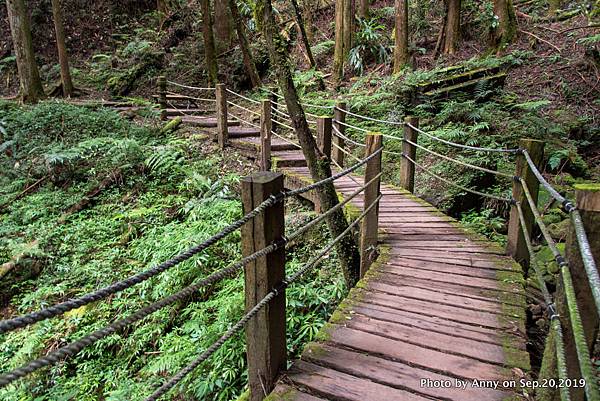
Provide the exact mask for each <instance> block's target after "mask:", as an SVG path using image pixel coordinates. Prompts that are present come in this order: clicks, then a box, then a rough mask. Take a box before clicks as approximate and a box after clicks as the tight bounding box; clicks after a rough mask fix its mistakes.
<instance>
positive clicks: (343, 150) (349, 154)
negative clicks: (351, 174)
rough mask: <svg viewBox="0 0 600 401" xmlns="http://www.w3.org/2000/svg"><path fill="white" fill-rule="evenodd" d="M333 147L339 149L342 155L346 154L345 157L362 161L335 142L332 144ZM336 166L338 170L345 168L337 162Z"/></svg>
mask: <svg viewBox="0 0 600 401" xmlns="http://www.w3.org/2000/svg"><path fill="white" fill-rule="evenodd" d="M331 145H332V146H333V147H335V148H337V149H339V150H340V151H341V152H342V153H344V154H345V155H347V156H349V157H351V158H352V159H354V160H355V161H360V158H358V157H356V156H354V155H353V154H352V153H350V152H349V151H347V150H346V149H344V148H343V147H341V146H339V145H338V144H337V143H335V142H331ZM335 164H336V165H337V166H338V168H339V169H340V170H341V169H342V168H343V167H342V166H340V165H338V164H337V162H335Z"/></svg>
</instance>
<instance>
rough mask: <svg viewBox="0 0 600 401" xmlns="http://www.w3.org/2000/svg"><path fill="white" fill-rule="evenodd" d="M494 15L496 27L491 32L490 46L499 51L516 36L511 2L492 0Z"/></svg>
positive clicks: (513, 10)
mask: <svg viewBox="0 0 600 401" xmlns="http://www.w3.org/2000/svg"><path fill="white" fill-rule="evenodd" d="M494 15H496V16H497V17H498V26H497V27H496V29H495V30H494V31H493V32H492V44H493V46H494V47H496V48H497V49H498V50H500V49H502V48H504V47H505V46H506V45H508V44H509V43H511V42H512V41H513V40H514V38H515V37H516V36H517V17H516V15H515V7H514V6H513V2H512V0H494Z"/></svg>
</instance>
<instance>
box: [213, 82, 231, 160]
mask: <svg viewBox="0 0 600 401" xmlns="http://www.w3.org/2000/svg"><path fill="white" fill-rule="evenodd" d="M216 97H217V139H218V142H219V147H220V148H221V149H224V148H225V146H227V144H228V142H229V131H228V127H227V89H226V88H225V84H217V87H216Z"/></svg>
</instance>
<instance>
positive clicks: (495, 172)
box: [382, 134, 514, 179]
mask: <svg viewBox="0 0 600 401" xmlns="http://www.w3.org/2000/svg"><path fill="white" fill-rule="evenodd" d="M382 135H383V136H385V137H387V138H394V139H397V140H401V141H404V142H406V143H409V144H411V145H412V146H414V147H416V148H419V149H421V150H423V151H425V152H427V153H429V154H431V155H434V156H437V157H441V158H442V159H446V160H448V161H450V162H452V163H455V164H458V165H460V166H463V167H467V168H471V169H474V170H479V171H483V172H484V173H489V174H493V175H497V176H500V177H505V178H510V179H512V178H513V177H514V176H513V175H512V174H507V173H503V172H501V171H496V170H492V169H489V168H485V167H481V166H476V165H474V164H470V163H467V162H463V161H461V160H458V159H453V158H451V157H448V156H446V155H443V154H441V153H437V152H435V151H433V150H431V149H429V148H426V147H425V146H422V145H419V144H418V143H416V142H413V141H411V140H410V139H404V138H399V137H395V136H392V135H385V134H382Z"/></svg>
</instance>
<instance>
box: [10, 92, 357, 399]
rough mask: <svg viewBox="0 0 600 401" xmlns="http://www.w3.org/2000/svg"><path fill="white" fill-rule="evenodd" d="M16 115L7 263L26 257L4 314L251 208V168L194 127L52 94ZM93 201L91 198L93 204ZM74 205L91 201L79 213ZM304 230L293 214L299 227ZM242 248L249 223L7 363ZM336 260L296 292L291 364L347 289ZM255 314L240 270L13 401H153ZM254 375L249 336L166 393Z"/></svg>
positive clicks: (14, 337) (191, 239)
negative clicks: (188, 130)
mask: <svg viewBox="0 0 600 401" xmlns="http://www.w3.org/2000/svg"><path fill="white" fill-rule="evenodd" d="M0 121H1V122H2V124H3V127H4V128H3V131H2V137H1V138H0V145H1V146H2V147H3V148H2V153H1V154H0V169H1V172H2V174H0V177H1V178H0V181H1V182H0V188H2V189H1V190H0V191H1V192H0V204H2V205H4V206H2V209H1V210H0V263H5V262H11V261H12V262H15V267H14V269H12V270H11V271H10V272H9V273H8V274H7V275H6V276H5V277H4V278H3V279H2V285H1V286H0V295H1V296H0V301H1V302H2V303H1V304H0V314H1V315H2V318H7V317H10V316H16V315H18V314H22V313H26V312H30V311H34V310H37V309H39V308H43V307H46V306H49V305H52V304H54V303H56V302H60V301H64V300H66V299H68V298H72V297H77V296H80V295H82V294H85V293H87V292H90V291H93V290H95V289H97V288H100V287H103V286H106V285H108V284H110V283H112V282H114V281H116V280H119V279H123V278H125V277H128V276H130V275H132V274H135V273H138V272H141V271H144V270H146V269H148V268H150V267H151V266H155V265H157V264H158V263H161V262H163V261H165V260H167V259H168V258H170V257H172V256H174V255H175V254H177V253H179V252H182V251H184V250H186V249H187V248H189V247H190V246H192V245H195V244H198V243H200V242H202V241H203V240H205V239H207V238H208V237H210V236H211V235H213V234H215V233H217V232H219V231H220V230H222V229H223V228H224V227H225V226H226V225H227V224H228V223H230V222H232V221H234V220H235V219H237V218H239V217H241V204H240V202H239V201H238V200H237V199H238V195H237V192H236V191H237V187H238V183H239V179H240V177H239V176H238V175H237V174H235V173H231V174H229V175H222V174H219V173H218V171H219V163H220V162H221V160H220V159H219V158H217V157H215V156H206V154H203V153H201V151H200V149H199V148H198V145H197V144H195V143H192V141H189V140H188V139H187V138H186V137H185V136H183V135H178V136H176V135H172V136H161V135H160V134H159V131H160V130H159V127H153V123H154V122H153V121H151V120H149V121H146V124H138V123H134V122H131V121H128V120H124V119H122V118H121V117H120V116H119V115H118V114H116V113H114V112H112V111H109V110H103V109H100V110H91V109H86V108H80V107H76V106H72V105H68V104H64V103H57V102H45V103H41V104H40V105H38V106H35V107H19V106H15V105H13V104H10V103H2V104H0ZM142 123H143V121H142ZM213 153H214V152H213ZM111 177H112V178H111ZM107 178H108V179H107ZM40 180H41V181H40ZM38 181H40V182H39V184H37V186H34V187H33V189H31V190H30V191H27V192H26V193H23V190H24V189H25V188H27V187H29V186H31V185H32V184H35V183H36V182H38ZM103 182H104V183H105V185H104V186H102V183H103ZM98 189H99V190H98ZM97 190H98V191H97ZM96 191H97V193H96ZM86 197H87V198H88V199H89V202H87V203H86V202H84V203H83V204H82V200H84V199H86ZM73 205H80V206H81V207H80V208H78V209H77V208H76V209H73ZM299 208H300V206H293V205H290V206H289V208H288V209H289V210H288V212H289V213H291V216H294V215H295V214H296V212H297V211H299ZM300 223H301V222H299V221H295V219H293V218H292V219H290V226H289V227H288V229H289V230H294V229H295V225H299V224H300ZM326 235H327V234H326V230H325V229H324V228H323V227H321V228H320V229H318V230H316V232H314V233H313V234H312V235H311V236H310V237H307V238H306V239H305V240H304V241H303V242H302V243H299V244H298V245H296V246H294V247H293V248H292V249H290V250H289V252H288V265H287V270H288V272H293V271H295V270H296V269H299V268H300V267H301V266H302V265H303V263H304V262H306V261H307V260H308V258H309V257H310V256H312V255H313V254H314V252H315V249H318V248H320V246H321V244H323V243H325V241H327V238H325V237H324V236H326ZM239 243H240V234H239V232H236V233H234V234H232V235H230V236H228V237H227V238H226V239H224V240H221V241H220V242H218V243H217V244H216V245H214V246H212V247H210V248H209V249H207V250H205V251H203V252H201V253H200V254H199V255H198V256H196V257H194V258H192V259H190V260H188V261H185V262H183V263H181V264H179V265H177V266H176V267H174V268H171V269H169V270H168V271H166V272H164V273H162V274H160V275H158V276H157V277H154V278H152V279H150V280H148V281H146V282H144V283H142V284H139V285H137V286H134V287H132V288H130V289H127V290H125V291H123V292H121V293H119V294H117V295H114V296H111V297H110V298H108V299H106V300H101V301H98V302H95V303H93V304H90V305H87V306H84V307H82V308H79V309H76V310H73V311H70V312H68V313H66V314H65V315H63V316H61V317H58V318H54V319H51V320H48V321H44V322H41V323H38V324H35V325H32V326H30V327H27V328H24V329H20V330H17V331H15V332H13V333H9V334H4V335H0V350H1V351H0V366H2V367H3V368H2V371H4V372H5V371H8V370H11V369H13V368H16V367H19V366H21V365H23V364H25V363H27V362H28V361H30V360H32V359H35V358H37V357H40V356H42V355H45V354H47V353H48V352H50V351H53V350H56V349H57V348H59V347H61V346H64V345H66V344H68V343H70V342H72V341H74V340H77V339H79V338H81V337H83V336H84V335H86V334H89V333H91V332H92V331H94V330H97V329H100V328H102V327H103V326H105V325H106V324H108V323H110V322H113V321H115V320H117V319H119V318H124V317H126V316H128V315H130V314H132V313H133V312H134V311H136V310H137V309H139V308H141V307H143V306H146V305H148V304H150V303H151V302H154V301H157V300H159V299H160V298H162V297H164V296H167V295H171V294H173V293H175V292H176V291H178V290H180V289H183V288H184V287H185V286H187V285H190V284H192V283H194V282H196V281H198V280H199V279H201V278H203V277H205V276H207V275H209V274H210V273H212V272H214V271H216V270H218V269H221V268H223V267H226V266H227V265H229V264H230V263H232V262H234V261H235V260H237V259H239V258H240V255H241V253H240V245H239ZM336 265H337V264H336V258H335V256H334V255H333V256H331V257H329V258H326V259H325V261H324V262H323V263H321V265H320V266H319V267H318V268H316V269H315V270H314V271H312V272H310V273H308V274H307V275H306V276H305V277H303V278H302V279H301V280H300V281H299V282H298V283H297V284H294V285H292V286H291V287H290V288H289V289H288V290H287V294H288V297H287V299H288V309H287V325H288V342H287V343H288V348H289V351H290V355H291V357H294V356H296V355H297V354H298V352H299V351H300V350H301V349H302V346H303V344H304V343H305V342H306V341H309V340H311V339H313V338H314V337H315V336H316V333H317V332H318V330H319V329H320V327H321V326H322V325H323V324H324V322H325V321H326V319H327V317H328V315H329V314H330V313H331V312H332V310H333V308H334V307H335V305H336V303H337V302H338V301H339V300H341V299H342V297H343V295H344V294H345V287H344V281H343V277H342V275H341V273H340V272H339V271H338V270H337V269H338V268H337V267H336ZM243 312H244V296H243V276H242V275H241V274H239V275H236V276H235V277H232V278H230V279H225V280H223V281H221V282H220V283H218V284H215V285H214V286H211V287H209V288H206V289H205V290H203V291H201V292H199V293H197V294H194V295H193V296H191V297H190V298H189V299H186V300H184V301H181V302H178V303H176V304H174V305H172V306H170V307H167V308H164V309H161V310H160V311H158V312H156V313H154V314H152V315H150V316H149V317H147V318H146V319H145V320H143V321H141V322H138V323H136V324H133V325H131V326H129V327H128V328H127V329H125V330H124V331H123V332H120V333H118V334H113V335H110V336H108V337H106V338H104V339H102V340H100V341H98V342H97V343H95V344H93V345H91V346H89V347H87V348H85V349H84V350H83V351H82V352H80V353H79V354H78V355H77V356H76V357H74V358H70V359H67V360H66V361H64V362H61V363H60V364H58V365H56V366H54V367H51V368H45V369H42V370H40V371H38V372H37V373H35V374H33V375H30V376H28V377H27V378H26V379H24V380H20V381H17V382H15V383H14V384H12V385H9V386H8V387H7V388H5V389H3V390H0V398H1V399H3V400H7V401H16V400H36V401H37V400H48V401H50V400H67V399H76V400H98V399H103V400H125V399H130V400H137V399H144V398H145V397H146V396H148V395H149V394H150V393H151V391H152V390H153V389H156V388H157V387H158V386H160V385H161V384H162V383H163V382H164V381H165V380H166V379H167V378H168V377H170V376H172V375H173V374H175V373H176V372H177V371H178V370H179V369H181V368H182V367H184V366H185V365H186V364H188V363H189V362H191V361H192V360H193V359H195V358H196V357H197V356H198V355H199V354H200V353H201V352H202V351H204V350H205V349H206V348H207V347H208V346H209V345H210V344H212V342H214V341H215V340H217V339H218V338H219V337H220V336H221V335H222V333H223V332H225V331H226V330H227V329H228V328H229V327H231V325H232V324H233V323H234V322H235V321H237V320H238V319H239V318H240V317H241V316H242V314H243ZM245 384H246V362H245V340H244V336H243V333H241V334H238V335H237V336H235V337H234V338H233V339H231V340H230V341H229V342H227V343H226V344H225V346H223V347H222V348H221V349H220V350H219V351H217V352H216V353H215V354H214V355H213V356H212V357H211V358H210V359H209V360H208V361H207V362H205V363H204V364H202V365H201V366H200V367H199V368H198V369H196V370H195V371H194V373H193V374H191V375H189V376H188V377H187V378H186V379H185V380H184V381H183V382H182V383H181V384H180V385H178V386H177V387H176V388H175V390H174V391H172V392H171V393H170V395H169V396H167V397H166V398H165V399H181V397H184V398H185V399H211V400H229V399H233V398H235V397H236V396H238V395H239V394H241V393H242V392H243V390H244V386H245Z"/></svg>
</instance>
